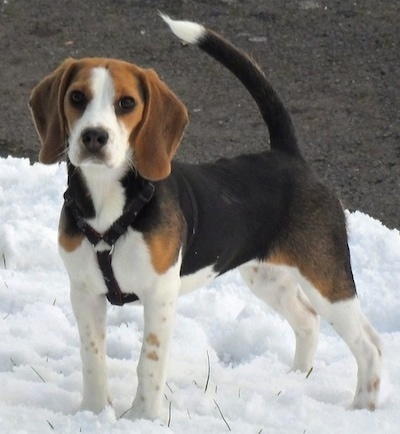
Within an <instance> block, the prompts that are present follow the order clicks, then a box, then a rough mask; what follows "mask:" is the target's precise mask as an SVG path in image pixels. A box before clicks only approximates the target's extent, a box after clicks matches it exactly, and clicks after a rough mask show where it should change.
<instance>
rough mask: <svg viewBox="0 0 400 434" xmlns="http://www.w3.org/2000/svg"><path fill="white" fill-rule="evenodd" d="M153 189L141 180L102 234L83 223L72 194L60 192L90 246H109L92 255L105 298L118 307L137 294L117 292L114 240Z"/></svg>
mask: <svg viewBox="0 0 400 434" xmlns="http://www.w3.org/2000/svg"><path fill="white" fill-rule="evenodd" d="M154 189H155V188H154V185H153V184H152V183H151V182H148V181H144V182H143V185H142V187H141V189H140V190H139V192H138V194H137V196H135V197H134V198H133V199H132V201H131V202H130V204H129V205H128V206H127V209H126V211H125V212H124V213H123V214H122V216H121V217H119V218H118V219H117V220H116V221H115V222H114V223H113V224H112V225H111V227H110V228H109V229H108V230H107V231H106V232H104V233H103V234H100V233H99V232H97V231H96V230H95V229H93V228H92V226H90V225H89V223H87V221H86V220H85V218H84V214H83V212H82V210H81V209H80V208H79V206H78V205H77V203H76V201H75V199H74V198H73V197H72V195H71V192H70V190H69V189H67V190H66V192H65V193H64V204H65V206H66V207H68V209H69V210H70V211H71V214H72V217H73V219H74V221H75V223H76V225H77V227H78V228H79V230H80V231H81V232H82V233H83V234H84V235H85V236H86V238H87V239H88V241H89V242H90V244H92V246H93V248H96V246H97V245H98V244H99V243H100V242H101V241H104V242H105V243H106V244H107V245H108V246H109V249H105V250H101V251H96V255H97V262H98V264H99V268H100V270H101V273H102V275H103V279H104V283H105V285H106V287H107V294H106V297H107V300H108V301H109V302H110V303H111V304H113V305H117V306H122V305H124V304H125V303H130V302H133V301H137V300H139V297H138V296H137V295H136V294H124V293H123V292H122V291H121V288H120V286H119V284H118V282H117V280H116V278H115V275H114V271H113V268H112V254H113V251H114V245H115V243H116V242H117V241H118V239H119V238H120V237H121V236H122V235H123V234H125V233H126V231H127V230H128V227H129V226H130V225H131V224H132V222H133V221H134V220H135V218H136V217H137V215H138V214H139V213H140V211H141V210H142V209H143V207H144V206H145V205H146V204H147V203H148V202H149V201H150V200H151V198H152V197H153V194H154Z"/></svg>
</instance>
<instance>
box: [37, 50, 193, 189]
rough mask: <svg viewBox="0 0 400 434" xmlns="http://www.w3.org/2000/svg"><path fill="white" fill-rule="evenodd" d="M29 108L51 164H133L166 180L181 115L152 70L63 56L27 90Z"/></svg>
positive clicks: (42, 155)
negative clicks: (67, 161) (65, 159)
mask: <svg viewBox="0 0 400 434" xmlns="http://www.w3.org/2000/svg"><path fill="white" fill-rule="evenodd" d="M30 106H31V110H32V114H33V119H34V122H35V125H36V129H37V132H38V134H39V136H40V140H41V143H42V147H41V150H40V153H39V159H40V161H41V162H42V163H45V164H52V163H55V162H57V161H59V160H60V159H61V158H62V156H63V154H64V153H65V152H67V153H68V157H69V159H70V161H71V163H72V164H73V165H75V166H85V165H103V166H106V167H108V168H111V169H113V168H119V167H121V166H126V165H127V164H133V165H134V167H135V168H136V170H137V171H138V172H139V174H140V175H141V176H143V177H144V178H146V179H149V180H151V181H157V180H160V179H163V178H165V177H167V176H168V175H169V173H170V171H171V160H172V157H173V156H174V154H175V151H176V149H177V147H178V145H179V143H180V141H181V138H182V135H183V132H184V129H185V126H186V124H187V122H188V115H187V111H186V108H185V106H184V105H183V103H182V102H181V101H180V100H179V99H178V98H177V97H176V95H175V94H174V93H173V92H172V91H171V90H170V89H169V88H168V87H167V86H166V85H165V83H163V82H162V81H161V80H160V79H159V77H158V76H157V74H156V73H155V72H154V71H153V70H151V69H141V68H139V67H137V66H135V65H133V64H130V63H127V62H122V61H119V60H114V59H100V58H97V59H96V58H93V59H81V60H74V59H67V60H65V61H64V62H63V63H62V64H61V65H60V66H59V67H58V68H57V69H56V70H55V71H54V72H52V73H51V74H50V75H49V76H47V77H46V78H44V80H43V81H41V82H40V83H39V84H38V85H37V86H36V87H35V88H34V89H33V91H32V95H31V99H30Z"/></svg>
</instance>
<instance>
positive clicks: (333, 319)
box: [268, 237, 381, 410]
mask: <svg viewBox="0 0 400 434" xmlns="http://www.w3.org/2000/svg"><path fill="white" fill-rule="evenodd" d="M309 239H310V238H309ZM297 245H300V244H299V243H297ZM302 245H303V246H305V244H304V243H303V244H302ZM324 246H329V247H328V248H326V247H324ZM332 246H333V243H323V242H322V241H321V237H320V238H319V242H318V243H316V244H315V245H312V244H311V243H309V245H308V247H311V248H308V249H307V250H306V249H303V251H302V252H301V254H300V253H298V252H299V250H295V249H294V248H293V247H292V248H290V247H286V248H283V249H281V250H280V251H279V252H278V251H277V252H276V253H275V254H274V255H271V256H270V257H269V258H268V261H269V262H270V263H273V264H275V265H278V264H280V265H281V266H286V267H287V268H288V269H290V270H291V271H292V273H293V276H294V277H295V278H296V280H298V282H299V283H300V285H301V287H302V289H303V291H304V293H305V294H306V296H307V298H308V299H309V300H310V302H311V303H312V306H313V307H314V309H315V310H316V311H317V312H318V314H319V315H320V316H321V318H323V319H325V320H326V321H327V322H328V323H329V324H331V325H332V327H333V328H334V329H335V331H336V332H337V333H338V334H339V336H340V337H341V338H342V339H343V340H344V342H345V343H346V344H347V345H348V347H349V348H350V350H351V352H352V353H353V355H354V357H355V359H356V362H357V366H358V374H357V378H358V382H357V388H356V393H355V396H354V401H353V407H354V408H367V409H370V410H374V409H375V407H376V405H377V400H378V393H379V386H380V376H381V347H380V340H379V336H378V334H377V332H376V331H375V330H374V329H373V327H372V326H371V325H370V323H369V322H368V320H367V319H366V317H365V315H364V314H363V312H362V311H361V307H360V303H359V300H358V298H357V294H356V288H355V284H354V280H353V275H352V272H351V268H350V258H349V256H348V254H347V255H346V256H345V254H346V252H345V251H344V249H338V248H336V249H335V248H333V247H332ZM337 251H341V254H340V255H338V254H337Z"/></svg>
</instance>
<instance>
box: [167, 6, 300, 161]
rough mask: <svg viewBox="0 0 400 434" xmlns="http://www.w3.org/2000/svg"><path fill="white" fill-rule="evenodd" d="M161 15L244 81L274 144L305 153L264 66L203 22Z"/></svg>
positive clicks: (181, 37) (180, 32)
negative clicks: (260, 65)
mask: <svg viewBox="0 0 400 434" xmlns="http://www.w3.org/2000/svg"><path fill="white" fill-rule="evenodd" d="M160 15H161V17H162V18H163V20H164V21H165V22H166V23H167V24H168V25H169V27H170V28H171V30H172V32H173V33H175V35H176V36H177V37H178V38H180V39H182V40H183V41H185V42H187V43H189V44H195V45H197V46H198V47H199V48H201V49H202V50H203V51H205V52H206V53H207V54H209V55H210V56H211V57H213V58H214V59H216V60H217V61H218V62H220V63H222V64H223V65H224V66H225V67H226V68H227V69H229V71H231V72H232V73H233V74H234V75H235V76H236V77H237V78H238V79H239V80H240V81H241V82H242V83H243V84H244V86H245V87H246V89H247V90H248V91H249V92H250V94H251V95H252V97H253V98H254V100H255V102H256V103H257V105H258V107H259V109H260V112H261V115H262V117H263V119H264V121H265V123H266V124H267V126H268V130H269V135H270V145H271V148H272V149H277V150H281V151H284V152H287V153H289V154H291V155H295V156H298V157H301V154H300V150H299V147H298V143H297V138H296V134H295V129H294V126H293V123H292V120H291V118H290V115H289V113H288V111H287V110H286V108H285V106H284V105H283V103H282V101H281V100H280V98H279V96H278V95H277V93H276V92H275V90H274V89H273V88H272V86H271V84H270V83H269V81H268V80H267V79H266V77H265V75H264V73H263V72H262V71H261V69H260V67H259V66H258V65H257V64H256V63H255V62H254V61H253V60H252V59H251V58H250V57H249V56H248V55H247V54H246V53H244V52H242V51H240V50H239V49H238V48H236V47H235V46H234V45H232V44H231V43H230V42H229V41H227V40H226V39H224V38H223V37H222V36H220V35H218V34H217V33H215V32H213V31H212V30H209V29H207V28H206V27H204V26H202V25H201V24H197V23H193V22H190V21H175V20H172V19H171V18H169V17H168V16H166V15H163V14H160Z"/></svg>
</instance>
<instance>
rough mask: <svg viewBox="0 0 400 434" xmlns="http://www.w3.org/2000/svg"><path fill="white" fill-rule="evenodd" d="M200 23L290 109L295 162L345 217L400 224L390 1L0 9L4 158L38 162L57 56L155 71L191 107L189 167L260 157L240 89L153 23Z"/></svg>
mask: <svg viewBox="0 0 400 434" xmlns="http://www.w3.org/2000/svg"><path fill="white" fill-rule="evenodd" d="M158 10H161V11H163V12H165V13H167V14H170V15H171V16H172V17H173V18H181V19H189V20H193V21H198V22H201V23H203V24H205V25H207V26H209V27H211V28H213V29H215V30H218V31H220V32H221V33H222V34H223V35H225V36H226V37H228V38H229V39H231V40H232V41H233V42H234V43H235V44H236V45H238V46H239V47H241V48H243V49H244V50H246V51H248V52H249V53H250V54H251V55H252V56H253V57H254V58H255V59H256V60H257V61H258V62H259V63H260V65H261V67H262V68H263V69H264V71H265V72H266V74H267V76H268V77H269V78H270V79H271V81H272V83H274V85H275V87H276V89H277V90H278V92H279V94H280V95H281V97H282V99H283V101H284V102H285V103H286V105H287V107H288V108H289V110H290V111H291V113H292V116H293V120H294V123H295V126H296V129H297V133H298V136H299V139H300V143H301V144H302V148H303V151H304V154H305V156H306V158H307V159H308V161H309V162H310V164H311V166H312V167H313V170H315V171H316V172H317V173H318V174H319V176H320V177H321V178H322V179H323V180H324V182H325V183H327V184H328V185H330V186H331V187H332V188H333V189H334V190H336V192H337V193H338V195H339V196H340V197H341V199H342V201H343V202H344V205H345V206H346V207H347V208H349V209H351V210H355V209H358V210H361V211H363V212H366V213H368V214H370V215H371V216H373V217H375V218H377V219H379V220H381V221H382V222H383V223H384V224H386V225H387V226H389V227H396V228H399V227H400V194H399V193H400V121H399V118H400V116H399V115H400V104H399V102H400V96H399V95H400V92H399V91H400V46H399V45H400V24H399V23H400V2H398V1H395V0H391V1H389V0H381V1H380V0H359V1H347V0H325V1H324V0H309V1H307V0H304V1H301V0H290V1H289V0H288V1H283V0H264V1H257V0H246V1H244V0H243V1H240V0H236V1H235V0H219V1H218V0H217V1H207V0H203V1H195V0H180V1H179V0H168V1H167V0H165V1H150V0H147V1H146V0H143V1H139V0H137V1H134V0H115V1H110V0H108V1H107V0H86V1H84V0H68V1H63V0H0V78H1V79H0V113H1V115H0V155H1V156H7V155H13V156H18V157H29V158H30V159H31V161H32V162H35V161H37V154H38V149H39V141H38V138H37V136H36V133H35V130H34V127H33V124H32V122H31V119H30V113H29V109H28V99H29V94H30V90H31V88H32V87H33V86H34V85H35V84H36V83H37V82H38V81H39V80H40V79H42V78H43V77H44V76H45V75H46V74H48V73H49V72H50V71H51V70H53V69H54V68H55V67H56V66H58V64H59V63H60V62H61V61H62V60H63V59H64V58H66V57H68V56H72V57H86V56H107V57H116V58H122V59H125V60H128V61H132V62H134V63H136V64H138V65H140V66H143V67H152V68H155V69H156V70H157V71H158V73H159V74H160V75H161V76H162V77H163V79H164V80H165V81H166V82H167V83H168V84H169V86H170V87H171V88H172V89H173V90H174V91H175V92H176V93H177V94H178V95H179V96H180V98H181V99H182V100H183V101H184V102H185V104H186V105H187V107H188V108H189V111H190V117H191V122H190V125H189V127H188V129H187V133H186V135H185V138H184V140H183V142H182V145H181V148H180V150H179V152H178V158H179V159H181V160H185V161H189V162H199V161H210V160H212V159H214V158H216V157H220V156H231V155H235V154H238V153H243V152H251V151H257V150H260V149H263V148H264V147H265V146H266V143H267V134H266V128H265V126H264V125H263V122H262V120H261V117H260V115H259V114H258V112H257V109H256V107H255V104H254V103H253V101H252V100H251V98H250V97H249V96H248V95H247V93H246V92H245V91H244V90H243V88H242V85H241V84H240V83H239V82H238V81H236V80H235V79H234V78H233V77H232V76H231V75H230V74H229V73H228V72H227V71H226V70H224V69H223V68H222V67H221V66H220V65H218V64H217V63H216V62H215V61H213V60H211V59H210V58H208V57H207V56H206V55H205V54H204V53H202V52H201V51H200V50H198V49H197V48H195V47H184V46H182V45H181V44H180V42H179V41H178V40H177V39H176V38H175V37H174V36H173V35H172V34H171V33H170V31H169V30H168V28H167V26H166V25H165V24H164V23H163V22H162V20H161V19H160V18H159V17H158V15H157V11H158Z"/></svg>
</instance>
